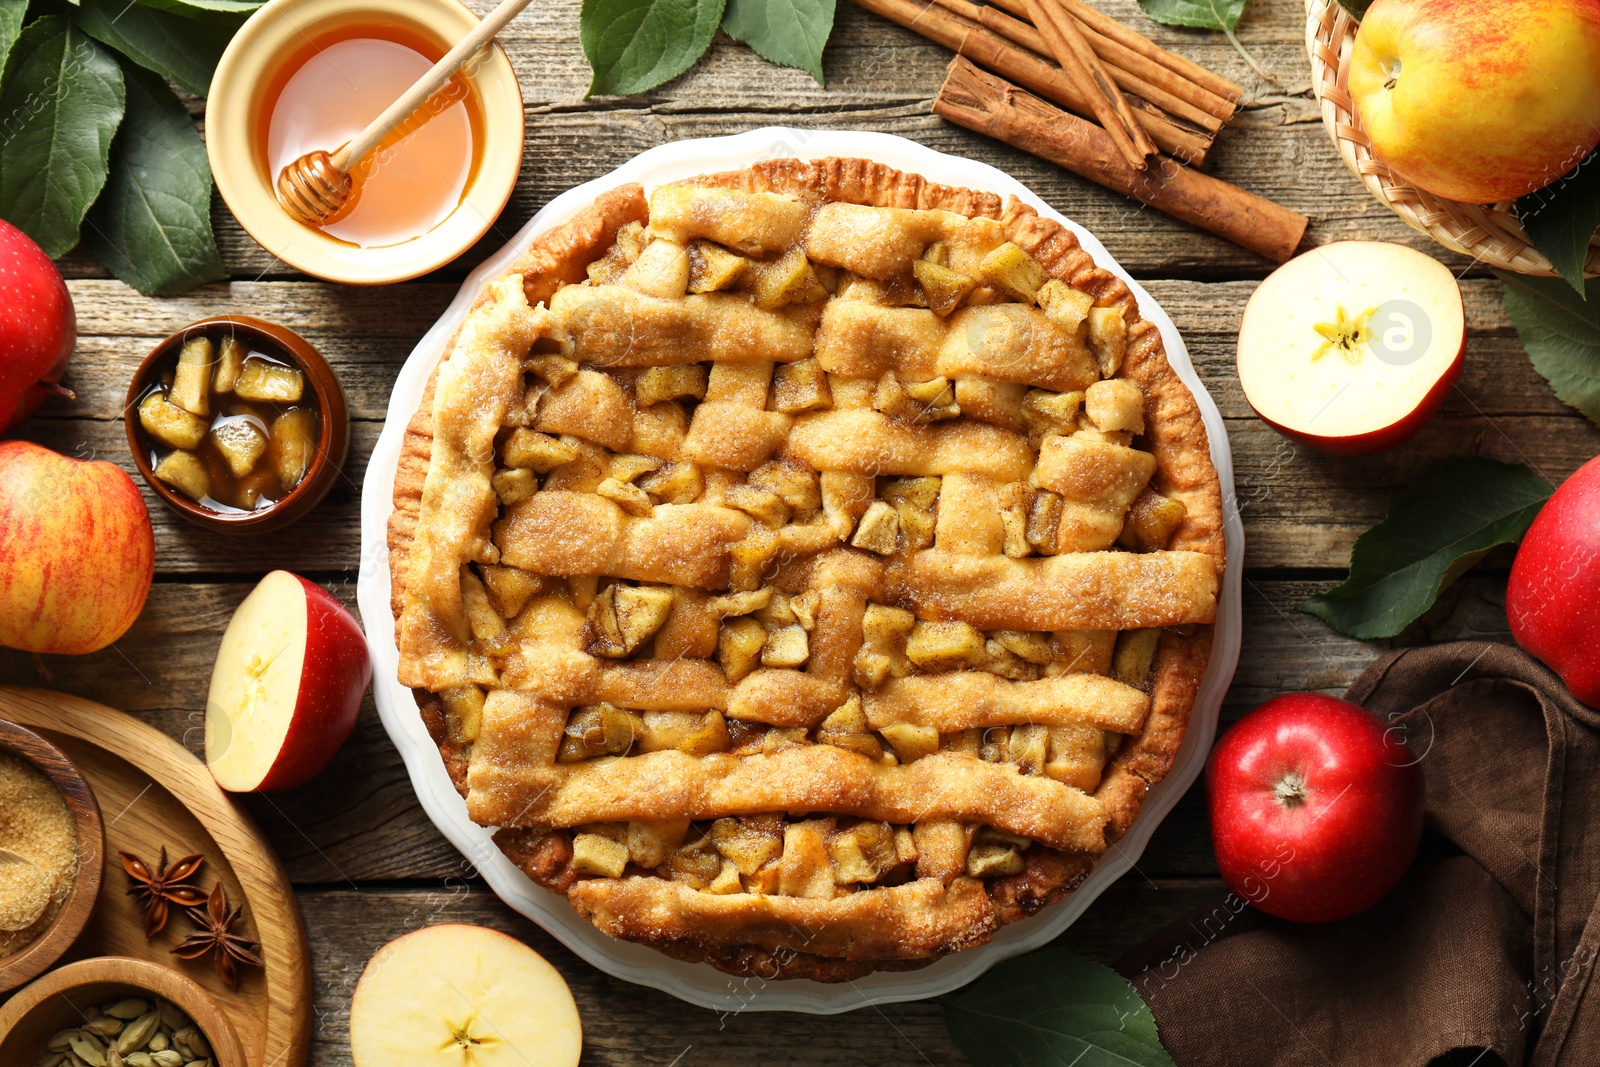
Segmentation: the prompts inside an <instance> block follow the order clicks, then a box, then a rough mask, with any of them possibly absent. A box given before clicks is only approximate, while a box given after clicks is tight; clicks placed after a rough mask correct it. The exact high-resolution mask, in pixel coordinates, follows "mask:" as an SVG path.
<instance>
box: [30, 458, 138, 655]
mask: <svg viewBox="0 0 1600 1067" xmlns="http://www.w3.org/2000/svg"><path fill="white" fill-rule="evenodd" d="M155 566H156V540H155V532H154V531H153V530H152V529H151V527H150V512H149V511H147V510H146V509H145V506H144V498H143V497H141V496H140V495H139V488H138V487H137V486H136V485H134V484H133V479H132V478H129V477H128V476H127V475H126V474H124V473H123V472H122V469H121V468H120V467H118V466H116V465H115V464H113V463H107V462H106V461H105V460H94V461H85V460H81V459H72V458H70V457H68V456H63V455H59V454H57V453H55V452H52V451H50V450H49V449H48V448H44V447H42V446H40V445H36V444H32V443H31V442H28V441H0V645H10V646H11V647H12V648H20V649H22V650H24V651H27V652H64V653H69V654H77V653H83V652H94V651H97V650H99V649H102V648H105V647H106V646H107V645H109V644H110V643H111V642H113V641H115V640H116V639H117V638H119V637H121V636H122V635H123V634H124V633H126V632H127V630H128V627H130V626H132V625H133V620H134V619H136V618H138V617H139V612H140V611H141V610H142V609H143V608H144V600H145V597H146V596H147V595H148V594H149V592H150V581H151V579H152V578H153V577H154V576H155Z"/></svg>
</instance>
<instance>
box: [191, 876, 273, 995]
mask: <svg viewBox="0 0 1600 1067" xmlns="http://www.w3.org/2000/svg"><path fill="white" fill-rule="evenodd" d="M243 914H244V906H243V905H242V904H241V905H240V906H239V907H237V908H234V909H233V910H232V911H229V910H228V893H227V890H225V889H223V888H222V883H221V882H218V883H217V887H216V888H215V889H213V890H212V891H211V897H210V899H208V900H207V901H206V906H205V907H203V908H190V909H189V916H190V918H192V919H194V921H195V924H196V927H195V930H194V932H193V933H191V934H190V935H189V936H188V937H186V938H184V940H183V942H182V943H181V944H179V945H178V947H177V948H175V949H173V950H172V954H173V955H174V956H177V957H179V958H181V959H186V960H197V959H199V958H200V957H202V956H204V955H205V954H206V953H208V952H211V953H215V962H216V965H217V976H218V977H219V978H221V979H222V980H223V981H224V982H225V983H227V986H228V988H229V989H238V988H239V966H238V965H239V964H241V963H245V964H249V965H250V966H252V967H264V966H266V964H264V963H262V962H261V957H260V956H258V955H256V953H255V951H254V950H255V949H258V948H260V947H261V946H260V945H258V944H257V943H256V942H254V941H249V940H246V939H245V938H244V937H243V936H241V935H240V934H237V933H235V932H234V929H233V928H234V926H235V925H237V924H238V922H239V917H240V916H241V915H243Z"/></svg>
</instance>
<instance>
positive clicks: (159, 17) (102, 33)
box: [77, 0, 240, 96]
mask: <svg viewBox="0 0 1600 1067" xmlns="http://www.w3.org/2000/svg"><path fill="white" fill-rule="evenodd" d="M239 21H240V20H239V19H238V17H237V16H235V17H234V19H233V21H232V23H227V22H205V21H201V20H199V19H191V18H184V17H183V16H182V15H174V14H172V13H171V12H167V11H158V10H156V9H154V8H148V7H141V6H140V5H138V4H131V3H129V2H128V0H79V7H78V14H77V22H78V26H79V27H80V28H81V29H82V30H83V32H84V33H87V34H88V35H89V36H90V37H93V38H94V39H95V40H97V41H100V42H101V43H102V44H108V45H110V46H111V47H112V48H115V49H116V50H117V51H119V52H121V53H122V54H123V55H125V56H127V57H128V58H129V59H131V60H133V61H134V62H135V63H137V64H139V65H140V66H141V67H144V68H145V69H147V70H153V71H155V72H156V73H157V74H159V75H161V76H162V77H164V78H168V79H170V80H172V81H173V82H176V83H177V84H178V85H181V86H183V87H184V88H185V89H187V90H189V91H190V92H191V93H193V94H194V95H196V96H206V95H208V94H209V93H210V91H211V72H212V71H214V70H216V69H217V60H219V59H221V58H222V50H223V49H224V48H227V47H228V41H229V40H231V39H232V38H233V32H234V30H235V29H237V28H238V23H239Z"/></svg>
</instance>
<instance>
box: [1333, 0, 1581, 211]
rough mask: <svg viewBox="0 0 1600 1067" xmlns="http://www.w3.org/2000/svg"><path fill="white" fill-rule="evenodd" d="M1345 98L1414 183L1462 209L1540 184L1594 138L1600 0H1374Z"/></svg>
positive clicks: (1378, 149)
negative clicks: (1462, 205) (1462, 203)
mask: <svg viewBox="0 0 1600 1067" xmlns="http://www.w3.org/2000/svg"><path fill="white" fill-rule="evenodd" d="M1350 95H1351V96H1352V97H1353V98H1354V100H1355V108H1356V113H1357V114H1358V115H1359V116H1360V117H1361V122H1362V125H1363V126H1364V127H1365V128H1366V131H1367V135H1368V136H1369V137H1371V139H1372V150H1373V151H1374V152H1375V153H1377V156H1378V158H1379V159H1381V160H1383V162H1384V163H1386V164H1388V166H1389V168H1390V169H1391V170H1393V171H1394V172H1395V173H1396V174H1398V175H1400V176H1401V177H1402V178H1405V179H1406V180H1407V181H1409V182H1411V183H1412V184H1413V185H1416V186H1418V187H1420V188H1423V189H1426V190H1428V191H1429V192H1431V193H1436V194H1438V195H1439V196H1443V197H1447V198H1449V199H1451V200H1461V201H1465V202H1466V203H1469V204H1493V203H1499V202H1500V201H1503V200H1512V199H1515V198H1516V197H1519V196H1522V195H1524V194H1526V193H1531V192H1533V191H1534V190H1535V189H1542V188H1544V187H1545V186H1546V185H1549V184H1550V183H1551V182H1553V181H1555V180H1556V179H1557V178H1559V177H1561V175H1562V174H1564V173H1566V172H1567V171H1569V170H1571V169H1572V168H1573V167H1575V166H1577V165H1578V164H1579V163H1580V162H1581V161H1582V160H1583V158H1584V157H1585V156H1587V155H1588V154H1589V152H1590V151H1591V150H1593V148H1594V146H1595V144H1596V143H1597V142H1600V0H1473V2H1472V3H1464V2H1461V0H1375V2H1374V3H1373V4H1372V6H1371V7H1369V8H1368V9H1367V13H1366V15H1365V16H1364V17H1363V18H1362V20H1361V29H1360V30H1359V31H1358V32H1357V33H1356V43H1355V47H1354V49H1353V50H1352V51H1351V54H1350Z"/></svg>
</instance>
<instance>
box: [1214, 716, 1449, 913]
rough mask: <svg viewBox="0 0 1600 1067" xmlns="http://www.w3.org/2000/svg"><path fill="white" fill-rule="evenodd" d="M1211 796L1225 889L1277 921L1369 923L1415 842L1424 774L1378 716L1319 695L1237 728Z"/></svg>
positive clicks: (1218, 765) (1220, 757) (1220, 745)
mask: <svg viewBox="0 0 1600 1067" xmlns="http://www.w3.org/2000/svg"><path fill="white" fill-rule="evenodd" d="M1206 784H1207V791H1208V793H1209V800H1210V808H1211V836H1212V839H1213V842H1214V844H1215V846H1216V850H1217V866H1218V867H1219V868H1221V870H1222V880H1223V881H1225V882H1227V883H1228V887H1229V888H1230V889H1232V890H1233V891H1234V892H1235V893H1238V894H1239V895H1240V896H1241V897H1244V898H1245V899H1246V900H1248V901H1250V903H1252V904H1254V905H1255V906H1256V907H1257V908H1260V909H1261V910H1262V911H1264V912H1266V913H1267V914H1268V915H1276V916H1278V917H1279V918H1281V919H1290V920H1292V921H1294V922H1303V923H1312V922H1329V921H1331V920H1333V919H1342V918H1344V917H1345V916H1347V915H1354V914H1356V913H1357V912H1359V911H1365V910H1366V909H1367V908H1370V907H1371V906H1372V905H1374V904H1376V903H1377V902H1378V900H1379V899H1380V898H1381V897H1382V896H1383V895H1384V894H1385V893H1387V892H1389V890H1390V889H1393V888H1394V884H1395V883H1396V882H1398V881H1399V880H1400V876H1401V875H1402V874H1404V873H1405V871H1406V868H1407V867H1409V866H1410V865H1411V860H1412V857H1414V856H1415V855H1416V852H1417V842H1418V840H1419V839H1420V838H1421V836H1422V800H1423V795H1422V765H1421V764H1420V763H1419V762H1418V760H1417V759H1416V757H1415V756H1413V755H1412V753H1411V750H1410V749H1408V748H1407V747H1406V745H1405V742H1404V741H1403V740H1402V739H1401V737H1400V736H1399V735H1398V733H1397V731H1394V730H1392V729H1389V728H1387V727H1385V725H1384V724H1383V723H1382V722H1381V721H1379V720H1378V718H1377V717H1376V716H1373V715H1371V714H1369V713H1368V712H1367V711H1365V710H1364V709H1362V708H1360V707H1358V706H1357V705H1355V704H1351V703H1350V702H1349V701H1345V700H1337V699H1335V698H1334V697H1329V696H1322V695H1321V694H1318V693H1288V694H1285V695H1283V696H1280V697H1274V698H1273V699H1272V700H1269V701H1267V702H1266V703H1265V704H1263V705H1261V706H1260V707H1259V708H1257V709H1256V710H1254V711H1252V712H1251V713H1250V714H1249V715H1246V716H1245V717H1244V718H1243V719H1240V720H1239V721H1238V722H1237V723H1235V724H1234V726H1233V728H1232V729H1230V730H1229V731H1228V732H1227V733H1226V734H1224V735H1223V736H1222V740H1221V741H1218V742H1217V747H1216V748H1214V749H1212V751H1211V759H1210V761H1209V762H1208V763H1207V764H1206Z"/></svg>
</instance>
